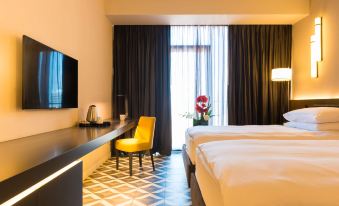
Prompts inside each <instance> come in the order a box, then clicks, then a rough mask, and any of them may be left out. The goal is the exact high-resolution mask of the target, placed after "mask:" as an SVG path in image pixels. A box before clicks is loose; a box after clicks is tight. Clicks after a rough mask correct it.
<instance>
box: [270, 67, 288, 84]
mask: <svg viewBox="0 0 339 206" xmlns="http://www.w3.org/2000/svg"><path fill="white" fill-rule="evenodd" d="M291 80H292V69H290V68H275V69H272V81H291Z"/></svg>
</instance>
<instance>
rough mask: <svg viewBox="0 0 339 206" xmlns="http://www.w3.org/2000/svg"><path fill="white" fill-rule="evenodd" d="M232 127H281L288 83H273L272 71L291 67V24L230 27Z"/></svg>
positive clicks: (230, 107) (229, 110)
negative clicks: (262, 125)
mask: <svg viewBox="0 0 339 206" xmlns="http://www.w3.org/2000/svg"><path fill="white" fill-rule="evenodd" d="M228 38H229V39H228V42H229V85H228V116H229V124H230V125H245V124H259V125H261V124H280V123H282V122H283V117H282V114H283V113H285V112H286V111H287V110H288V101H289V93H288V90H289V85H288V84H289V83H288V82H272V81H271V70H272V69H273V68H281V67H291V49H292V26H291V25H231V26H229V36H228Z"/></svg>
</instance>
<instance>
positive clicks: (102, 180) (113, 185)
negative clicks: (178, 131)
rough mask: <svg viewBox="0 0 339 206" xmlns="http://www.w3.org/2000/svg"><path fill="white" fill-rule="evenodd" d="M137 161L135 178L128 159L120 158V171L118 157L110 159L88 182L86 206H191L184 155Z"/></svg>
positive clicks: (85, 186)
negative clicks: (117, 162) (116, 167)
mask: <svg viewBox="0 0 339 206" xmlns="http://www.w3.org/2000/svg"><path fill="white" fill-rule="evenodd" d="M154 164H155V171H153V170H152V164H151V161H150V156H148V155H146V156H144V157H143V164H142V166H143V168H142V169H141V168H139V160H138V157H134V158H133V176H129V169H128V157H120V164H119V170H116V169H115V158H112V159H109V160H107V161H106V162H105V163H104V164H103V165H101V166H100V167H99V168H98V169H97V170H96V171H95V172H94V173H92V174H91V175H90V176H89V177H88V178H87V179H86V180H84V184H83V185H84V188H83V205H84V206H111V205H114V206H115V205H116V206H143V205H150V206H153V205H154V206H155V205H158V206H168V205H175V206H186V205H187V206H188V205H191V204H192V203H191V198H190V197H191V195H190V189H189V188H188V187H187V181H186V176H185V170H184V166H183V162H182V157H181V152H179V151H173V152H172V155H171V156H168V157H167V156H154Z"/></svg>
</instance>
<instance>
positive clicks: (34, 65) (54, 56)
mask: <svg viewBox="0 0 339 206" xmlns="http://www.w3.org/2000/svg"><path fill="white" fill-rule="evenodd" d="M77 107H78V60H76V59H73V58H72V57H70V56H67V55H65V54H63V53H61V52H59V51H57V50H55V49H52V48H50V47H48V46H46V45H44V44H42V43H40V42H38V41H36V40H34V39H32V38H30V37H28V36H23V68H22V108H23V109H61V108H77Z"/></svg>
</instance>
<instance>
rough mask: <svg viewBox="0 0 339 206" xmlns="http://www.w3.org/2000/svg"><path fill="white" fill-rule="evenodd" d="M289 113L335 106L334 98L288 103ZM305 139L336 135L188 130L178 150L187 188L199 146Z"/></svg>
mask: <svg viewBox="0 0 339 206" xmlns="http://www.w3.org/2000/svg"><path fill="white" fill-rule="evenodd" d="M290 105H291V107H290V108H291V110H294V109H300V108H306V107H322V106H326V107H338V105H339V100H338V99H328V100H291V101H290ZM240 139H260V140H290V139H299V140H308V139H311V140H313V139H322V140H331V139H339V132H330V131H329V132H327V131H321V132H318V131H307V130H303V129H296V128H290V127H286V126H283V125H245V126H220V127H212V126H198V127H193V128H189V129H188V130H187V131H186V134H185V144H184V145H183V148H182V156H183V161H184V166H185V171H186V177H187V182H188V185H189V186H190V179H191V174H192V173H194V171H195V159H196V154H195V150H196V148H197V146H198V145H199V144H203V143H206V142H212V141H220V140H240Z"/></svg>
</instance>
